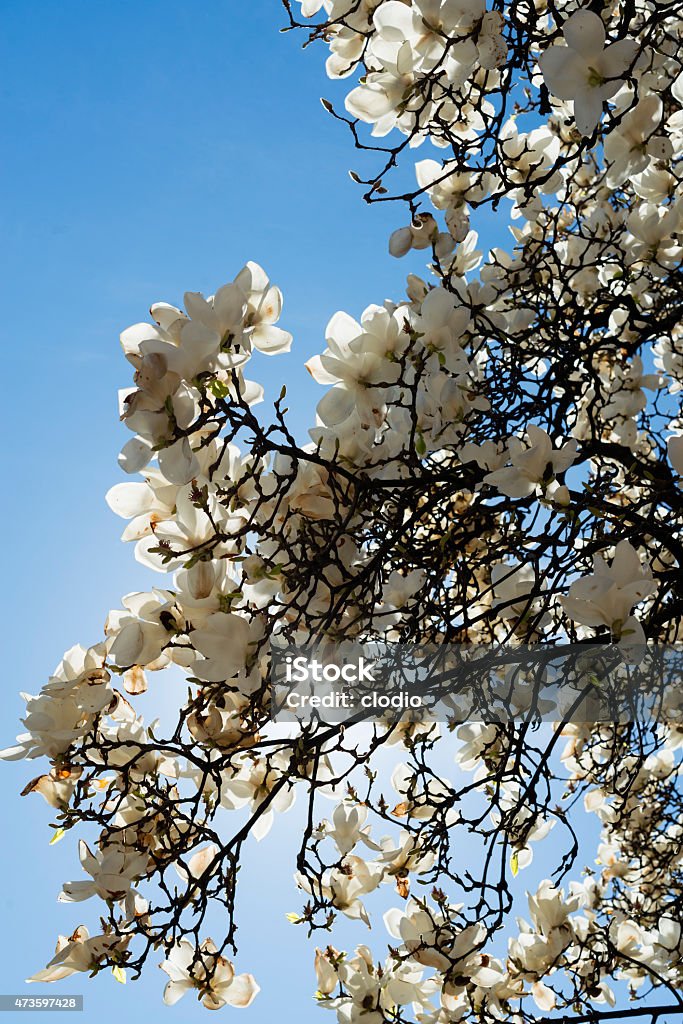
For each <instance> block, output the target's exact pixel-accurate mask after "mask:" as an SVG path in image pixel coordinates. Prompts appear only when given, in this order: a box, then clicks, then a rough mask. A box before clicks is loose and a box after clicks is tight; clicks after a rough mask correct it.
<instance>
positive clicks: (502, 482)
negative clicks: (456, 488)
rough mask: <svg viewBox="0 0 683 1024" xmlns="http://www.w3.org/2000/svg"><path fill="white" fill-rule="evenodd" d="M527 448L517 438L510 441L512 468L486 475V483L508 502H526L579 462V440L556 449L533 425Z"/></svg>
mask: <svg viewBox="0 0 683 1024" xmlns="http://www.w3.org/2000/svg"><path fill="white" fill-rule="evenodd" d="M526 441H527V444H526V445H524V444H523V443H522V441H520V439H519V438H518V437H511V438H510V439H509V441H508V453H509V457H510V461H511V463H512V465H511V466H506V467H504V468H502V469H496V470H494V471H493V472H492V473H487V474H486V476H485V477H484V481H485V483H487V484H491V486H492V487H495V488H497V490H499V491H500V492H501V493H502V494H506V495H507V496H508V497H509V498H524V497H526V496H527V495H529V494H532V493H533V492H534V491H535V489H536V487H537V486H538V485H539V484H541V485H544V490H547V485H548V484H550V483H551V482H553V481H554V479H555V476H556V475H557V474H558V473H564V472H565V471H566V470H567V469H569V467H570V466H571V465H572V463H573V462H574V459H575V458H576V449H577V443H576V440H575V439H573V438H572V440H570V441H567V442H566V443H565V444H563V445H562V447H561V448H553V443H552V441H551V440H550V437H549V436H548V434H547V433H546V431H545V430H542V429H541V428H540V427H537V426H535V425H534V424H533V423H530V424H529V426H528V427H527V432H526Z"/></svg>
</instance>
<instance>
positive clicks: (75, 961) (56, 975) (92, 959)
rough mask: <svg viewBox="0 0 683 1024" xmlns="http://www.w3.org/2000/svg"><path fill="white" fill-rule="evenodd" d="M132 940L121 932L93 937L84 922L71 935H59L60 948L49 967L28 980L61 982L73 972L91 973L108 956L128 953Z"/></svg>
mask: <svg viewBox="0 0 683 1024" xmlns="http://www.w3.org/2000/svg"><path fill="white" fill-rule="evenodd" d="M129 941H130V940H129V939H128V938H121V937H120V936H118V935H96V936H95V937H94V938H92V939H91V938H90V933H89V932H88V929H87V928H86V927H85V925H80V926H79V927H78V928H76V930H75V931H74V932H73V934H72V935H70V936H69V937H68V938H67V937H66V936H65V935H60V936H59V939H58V940H57V951H56V953H55V955H54V957H53V958H52V960H50V962H49V964H48V965H47V967H46V968H45V969H44V970H42V971H38V972H37V973H36V974H34V975H33V976H32V977H30V978H27V979H26V980H27V981H28V982H31V981H32V982H39V983H43V982H52V981H61V980H62V979H63V978H68V977H70V975H72V974H77V973H84V972H88V973H89V972H90V971H93V970H95V969H96V968H97V967H98V966H99V964H100V963H101V961H102V960H104V959H105V957H111V956H112V955H113V954H116V953H123V952H125V949H126V946H127V945H128V942H129Z"/></svg>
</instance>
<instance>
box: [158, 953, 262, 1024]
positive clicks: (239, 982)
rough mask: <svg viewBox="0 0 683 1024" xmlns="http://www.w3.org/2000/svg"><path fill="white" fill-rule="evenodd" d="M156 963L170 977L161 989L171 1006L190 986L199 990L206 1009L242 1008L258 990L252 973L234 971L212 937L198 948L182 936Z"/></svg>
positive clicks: (247, 1004) (251, 1000)
mask: <svg viewBox="0 0 683 1024" xmlns="http://www.w3.org/2000/svg"><path fill="white" fill-rule="evenodd" d="M159 966H160V967H161V970H162V971H164V972H165V973H166V974H168V976H169V978H170V981H169V982H168V983H167V984H166V988H165V989H164V1002H165V1003H166V1005H167V1006H173V1005H174V1003H177V1002H178V1000H179V999H181V998H182V997H183V996H184V995H185V993H186V992H189V991H190V990H191V989H198V990H199V994H200V995H201V997H202V1004H203V1005H204V1006H205V1007H206V1008H207V1010H220V1008H221V1007H222V1006H236V1007H240V1008H244V1007H247V1006H249V1005H250V1004H251V1003H252V1002H253V1000H254V998H255V997H256V996H257V995H258V993H259V992H260V988H259V986H258V985H257V984H256V981H255V979H254V977H253V975H251V974H235V968H234V967H233V965H232V963H231V962H230V961H229V960H226V959H225V957H223V956H220V954H219V953H218V950H217V949H216V946H215V945H214V943H213V942H212V941H211V939H206V940H205V941H204V942H203V943H202V945H201V946H200V948H199V950H197V949H195V947H194V946H192V944H191V943H190V942H188V941H187V939H181V940H180V942H178V943H177V944H176V945H175V946H173V948H172V949H171V952H170V954H169V957H168V959H167V960H164V962H163V963H162V964H160V965H159Z"/></svg>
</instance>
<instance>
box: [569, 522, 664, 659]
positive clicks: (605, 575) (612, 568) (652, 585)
mask: <svg viewBox="0 0 683 1024" xmlns="http://www.w3.org/2000/svg"><path fill="white" fill-rule="evenodd" d="M657 589H658V584H657V583H656V582H655V580H653V578H652V572H651V570H650V568H649V566H647V565H643V564H642V563H641V561H640V557H639V555H638V552H637V551H636V549H635V548H633V547H632V546H631V545H630V544H629V542H628V541H627V540H622V541H620V542H619V543H618V544H617V547H616V550H615V553H614V558H613V559H612V564H611V565H608V564H607V561H606V560H605V559H604V558H603V557H602V555H599V554H598V555H595V557H594V559H593V573H592V575H590V576H584V577H582V578H581V579H579V580H575V582H574V583H572V585H571V587H570V588H569V594H568V596H567V597H563V598H561V599H560V601H561V604H562V607H563V608H564V611H565V612H566V614H567V615H568V616H569V618H570V619H572V620H573V621H574V622H579V623H581V624H582V625H584V626H593V627H599V626H607V627H608V628H609V629H610V630H611V631H612V633H613V634H614V635H616V636H617V637H621V636H624V637H626V636H630V637H631V639H635V640H636V642H644V639H645V638H644V636H643V632H642V627H641V626H640V624H639V623H638V622H637V620H636V619H635V618H634V617H633V616H632V615H631V612H632V611H633V609H634V607H635V606H636V605H637V604H640V602H641V601H643V600H644V599H645V598H646V597H650V596H652V594H655V593H656V592H657Z"/></svg>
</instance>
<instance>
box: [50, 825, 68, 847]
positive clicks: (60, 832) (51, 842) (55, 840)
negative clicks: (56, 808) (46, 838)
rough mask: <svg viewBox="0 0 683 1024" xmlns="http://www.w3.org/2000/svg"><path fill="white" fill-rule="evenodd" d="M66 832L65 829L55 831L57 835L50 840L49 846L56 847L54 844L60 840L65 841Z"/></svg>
mask: <svg viewBox="0 0 683 1024" xmlns="http://www.w3.org/2000/svg"><path fill="white" fill-rule="evenodd" d="M65 832H66V829H64V828H57V829H55V834H54V835H53V837H52V839H51V840H50V843H49V845H50V846H54V844H55V843H58V842H59V840H60V839H63V838H64V833H65Z"/></svg>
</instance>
